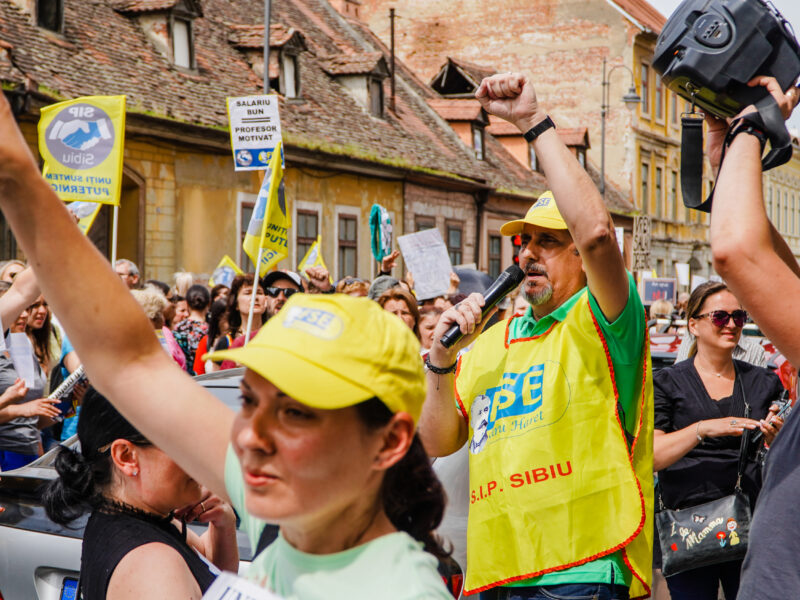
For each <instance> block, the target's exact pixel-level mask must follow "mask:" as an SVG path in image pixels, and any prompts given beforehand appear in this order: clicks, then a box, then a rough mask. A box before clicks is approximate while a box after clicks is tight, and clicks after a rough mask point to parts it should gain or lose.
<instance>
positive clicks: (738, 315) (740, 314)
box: [693, 310, 747, 327]
mask: <svg viewBox="0 0 800 600" xmlns="http://www.w3.org/2000/svg"><path fill="white" fill-rule="evenodd" d="M703 317H711V322H712V323H713V324H714V325H715V326H716V327H725V325H727V324H728V321H729V320H730V319H733V324H734V325H735V326H736V327H744V323H745V321H747V311H744V310H735V311H733V312H728V311H727V310H712V311H711V312H707V313H703V314H702V315H695V316H694V317H693V318H694V319H702V318H703Z"/></svg>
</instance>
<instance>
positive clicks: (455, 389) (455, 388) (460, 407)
mask: <svg viewBox="0 0 800 600" xmlns="http://www.w3.org/2000/svg"><path fill="white" fill-rule="evenodd" d="M463 358H464V355H463V354H462V355H461V356H459V357H458V364H457V365H456V374H455V377H453V393H455V396H456V402H458V410H459V411H460V412H461V416H462V417H464V420H465V421H466V422H467V423H469V416H468V415H467V411H466V410H465V409H464V403H463V402H461V396H459V394H458V386H457V385H456V381H458V374H459V373H460V372H461V360H462V359H463Z"/></svg>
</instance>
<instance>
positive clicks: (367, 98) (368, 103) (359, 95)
mask: <svg viewBox="0 0 800 600" xmlns="http://www.w3.org/2000/svg"><path fill="white" fill-rule="evenodd" d="M319 63H320V66H321V67H322V69H323V70H324V71H325V72H326V73H327V74H328V75H330V76H331V77H333V78H335V79H336V81H338V82H339V83H340V84H342V87H343V88H344V90H345V91H346V92H347V93H348V94H349V95H350V96H351V97H352V98H353V100H355V101H356V102H357V103H358V104H360V105H361V106H362V107H363V108H364V109H365V110H366V111H368V112H369V114H371V115H372V116H373V117H378V118H381V117H383V115H384V113H383V105H384V97H383V80H384V79H386V78H387V77H388V76H389V67H387V66H386V60H385V59H384V58H383V53H381V52H363V53H359V54H336V55H334V56H327V57H322V58H320V60H319Z"/></svg>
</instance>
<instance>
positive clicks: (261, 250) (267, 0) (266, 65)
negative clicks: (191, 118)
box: [244, 0, 272, 346]
mask: <svg viewBox="0 0 800 600" xmlns="http://www.w3.org/2000/svg"><path fill="white" fill-rule="evenodd" d="M271 12H272V7H271V4H270V0H264V93H265V94H269V23H270V16H271V15H270V13H271ZM264 175H265V176H266V172H265V174H264ZM262 185H263V182H262ZM266 218H267V213H266V209H265V210H264V219H266ZM263 256H264V236H263V235H262V236H261V241H260V242H259V244H258V261H256V269H255V273H254V274H253V293H252V294H251V295H250V310H249V311H248V313H247V329H246V330H245V334H244V345H245V346H247V344H249V343H250V331H251V330H252V326H253V311H254V310H255V306H256V294H257V293H258V274H259V271H261V258H262V257H263Z"/></svg>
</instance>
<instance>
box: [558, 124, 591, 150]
mask: <svg viewBox="0 0 800 600" xmlns="http://www.w3.org/2000/svg"><path fill="white" fill-rule="evenodd" d="M557 131H558V134H559V135H560V136H561V139H562V140H563V141H564V143H565V144H566V145H567V146H586V147H587V148H589V147H590V146H589V129H588V128H587V127H572V128H560V127H559V128H558V129H557Z"/></svg>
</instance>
